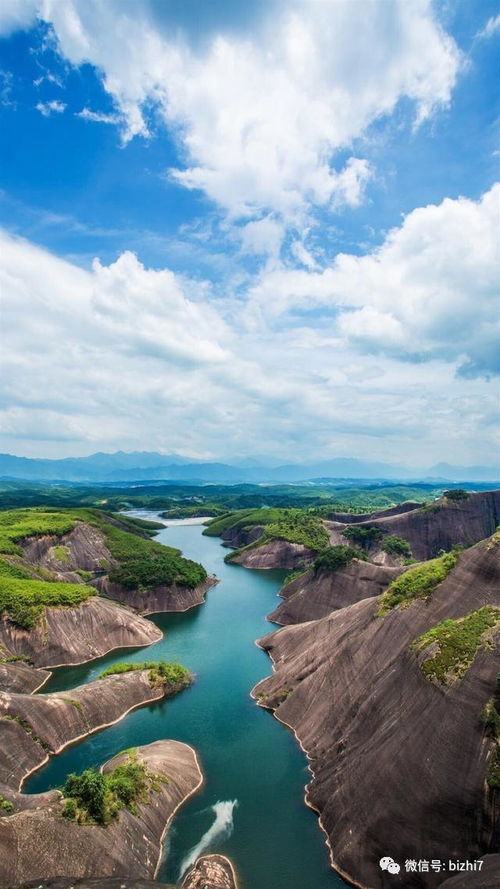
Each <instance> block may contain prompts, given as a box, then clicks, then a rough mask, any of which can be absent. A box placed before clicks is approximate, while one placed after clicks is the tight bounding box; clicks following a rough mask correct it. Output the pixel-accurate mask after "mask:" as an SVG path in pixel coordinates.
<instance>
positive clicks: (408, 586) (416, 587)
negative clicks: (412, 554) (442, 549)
mask: <svg viewBox="0 0 500 889" xmlns="http://www.w3.org/2000/svg"><path fill="white" fill-rule="evenodd" d="M456 562H457V557H456V555H454V554H453V553H446V554H445V555H443V556H439V557H438V558H437V559H431V560H430V561H428V562H419V563H418V564H417V565H415V566H414V567H412V568H409V569H408V571H405V572H404V574H400V576H399V577H397V578H396V580H393V582H392V583H391V585H390V587H389V588H388V589H387V590H386V591H385V593H383V594H382V596H381V598H380V605H379V610H378V613H379V615H383V614H387V613H388V612H389V611H391V609H392V608H397V606H398V605H410V604H411V602H413V601H414V600H415V599H427V598H428V597H429V596H430V595H431V593H433V592H434V590H435V589H436V587H437V586H438V585H439V584H440V583H441V582H442V581H443V580H444V579H445V577H446V576H447V575H448V574H449V572H450V571H451V569H452V568H453V567H454V566H455V565H456Z"/></svg>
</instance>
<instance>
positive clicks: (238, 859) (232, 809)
mask: <svg viewBox="0 0 500 889" xmlns="http://www.w3.org/2000/svg"><path fill="white" fill-rule="evenodd" d="M134 514H136V515H141V516H143V517H150V518H154V517H155V515H154V514H150V513H146V512H144V511H142V512H136V513H134ZM202 530H203V528H202V526H200V525H183V524H176V525H174V526H170V527H168V528H165V530H164V531H161V532H160V533H159V535H158V537H157V538H156V539H157V540H159V541H161V542H163V543H165V544H169V545H171V546H175V547H178V548H179V549H181V550H182V551H183V553H184V554H185V555H186V556H187V557H189V558H192V559H195V560H196V561H199V562H201V563H202V564H203V565H204V566H205V568H206V569H207V570H208V571H209V572H210V573H212V574H215V575H217V577H218V578H219V579H220V583H219V584H218V585H217V586H216V587H214V588H213V589H211V590H210V591H209V592H208V594H207V601H206V604H205V605H201V606H200V607H198V608H194V609H192V610H191V611H188V612H186V613H185V614H166V615H156V616H155V618H154V620H155V623H156V624H157V625H158V626H159V627H160V629H162V630H163V632H164V638H163V639H162V640H160V642H157V643H156V644H155V645H153V646H149V647H148V648H142V649H133V650H131V649H127V650H126V651H123V650H122V651H121V652H116V651H115V652H113V653H112V654H111V655H108V656H106V657H104V658H101V659H100V660H99V661H93V662H92V664H86V665H83V666H81V667H68V668H63V669H60V670H57V671H55V672H54V676H53V677H52V679H51V680H50V683H48V684H47V685H46V686H45V688H44V689H43V692H45V691H55V690H62V689H68V688H72V687H73V686H75V685H80V684H83V683H84V682H88V681H90V680H91V679H94V678H96V677H97V676H98V674H99V673H100V671H101V670H102V669H104V667H105V666H109V665H110V664H113V663H116V662H118V661H120V660H124V659H126V660H138V661H140V660H144V659H148V660H156V659H160V658H164V659H166V660H178V661H180V662H181V663H183V664H185V666H187V667H189V668H190V669H191V670H192V671H193V672H194V673H196V677H197V678H196V682H195V684H194V685H193V686H192V687H191V688H190V689H188V690H187V691H184V692H182V693H181V694H180V695H178V696H177V697H176V698H173V699H171V700H166V701H163V702H160V703H157V704H153V705H151V706H148V707H144V708H142V709H139V710H136V711H134V712H133V713H130V714H129V715H128V716H127V717H126V718H125V719H124V720H122V721H121V722H120V723H118V724H117V725H114V726H111V727H110V728H108V729H105V730H104V731H102V732H99V733H97V734H95V735H93V736H91V737H90V738H88V739H87V740H85V741H83V742H81V743H79V744H78V745H76V746H74V747H70V748H68V749H67V750H66V751H65V752H63V753H61V754H60V755H59V756H57V757H54V758H53V759H52V760H51V761H50V762H49V763H48V764H47V766H45V767H44V768H43V769H42V770H41V771H40V772H37V773H36V774H35V775H34V776H32V778H31V779H30V780H29V781H27V782H26V784H25V787H24V789H25V791H28V792H31V793H35V792H39V791H42V790H47V789H48V788H52V787H58V786H60V785H61V784H62V783H63V782H64V779H65V777H66V775H67V774H68V772H71V771H80V770H82V769H85V768H88V767H89V766H92V765H99V764H100V763H102V762H103V761H104V760H106V759H109V758H110V757H111V756H113V755H114V754H116V753H117V752H118V751H120V750H122V749H124V748H127V747H131V746H137V745H140V744H149V743H151V742H152V741H156V740H158V739H161V738H174V739H177V740H180V741H186V742H187V743H188V744H191V745H192V746H193V747H195V748H196V750H197V752H198V754H199V758H200V762H201V766H202V769H203V772H204V775H205V784H204V786H203V787H202V788H201V790H200V791H199V792H198V793H197V794H196V795H195V796H194V797H192V798H191V800H189V801H188V802H187V803H186V805H184V806H183V807H182V808H181V809H180V810H179V812H178V814H177V815H176V817H175V819H174V821H173V823H172V828H171V830H170V832H169V837H168V840H167V849H166V857H165V860H164V863H163V865H162V868H161V871H160V875H159V877H160V878H161V879H164V880H166V881H167V882H168V881H176V880H177V879H178V878H179V875H180V872H181V870H182V867H183V865H184V866H185V864H186V861H187V860H188V859H189V857H190V853H191V855H194V854H195V851H196V848H198V852H201V851H204V849H205V847H206V849H207V850H208V851H211V852H215V851H217V852H222V853H224V854H226V855H228V856H229V857H230V858H231V859H232V860H233V862H234V864H235V866H236V870H237V872H238V876H239V879H240V884H241V889H339V887H345V886H346V884H345V883H344V882H343V880H341V879H340V877H339V876H337V875H336V874H335V873H333V871H331V869H330V868H329V864H328V853H327V848H326V845H325V842H324V835H323V834H322V832H321V831H320V829H319V825H318V822H317V818H316V816H315V814H314V813H313V812H312V811H311V810H310V809H308V808H307V807H306V806H305V805H304V803H303V797H304V785H305V784H306V783H307V781H308V779H309V772H308V770H307V766H306V760H305V756H304V754H303V753H302V752H301V750H300V748H299V747H298V745H297V742H296V741H295V739H294V737H293V735H292V734H291V732H289V731H288V730H287V729H286V728H284V727H283V726H282V725H280V724H279V723H278V722H277V721H276V720H275V719H274V718H273V717H272V716H271V714H270V713H268V712H266V711H264V710H262V709H260V708H259V707H257V706H256V704H255V703H254V702H253V701H252V700H251V698H250V696H249V693H250V690H251V688H252V686H253V685H255V683H256V682H258V681H259V679H262V678H263V677H264V676H267V675H269V673H270V671H271V663H270V660H269V658H268V657H267V655H265V654H264V652H262V651H261V650H260V649H258V648H257V647H256V646H255V644H254V640H255V639H257V638H258V637H259V636H262V635H263V634H265V633H267V632H269V631H270V630H271V629H272V625H271V624H269V623H268V622H266V620H265V615H266V614H268V613H269V612H270V611H271V610H272V609H273V608H274V606H275V604H276V599H275V597H276V593H277V591H278V589H279V587H280V583H281V579H282V578H283V576H284V574H283V572H279V571H248V570H246V569H245V568H241V567H238V566H235V565H225V564H224V555H225V554H226V553H227V550H226V549H224V548H223V547H221V545H220V540H219V539H218V538H212V537H203V536H202ZM43 692H42V693H43ZM233 803H235V804H234V805H233Z"/></svg>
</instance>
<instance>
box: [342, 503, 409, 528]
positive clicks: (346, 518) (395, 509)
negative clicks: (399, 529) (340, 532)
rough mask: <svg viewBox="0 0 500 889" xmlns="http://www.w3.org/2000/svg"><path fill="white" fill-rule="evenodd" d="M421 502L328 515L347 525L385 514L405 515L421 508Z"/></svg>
mask: <svg viewBox="0 0 500 889" xmlns="http://www.w3.org/2000/svg"><path fill="white" fill-rule="evenodd" d="M421 506H422V504H421V503H413V502H412V501H410V500H409V501H408V502H407V503H400V504H399V506H391V507H389V508H388V509H377V510H376V511H375V512H365V513H358V514H355V513H350V512H331V513H330V514H329V516H328V518H329V519H330V521H332V522H342V523H343V524H345V525H357V524H359V522H366V521H368V520H370V519H381V518H384V517H385V516H395V515H403V514H404V513H405V512H413V510H414V509H420V507H421Z"/></svg>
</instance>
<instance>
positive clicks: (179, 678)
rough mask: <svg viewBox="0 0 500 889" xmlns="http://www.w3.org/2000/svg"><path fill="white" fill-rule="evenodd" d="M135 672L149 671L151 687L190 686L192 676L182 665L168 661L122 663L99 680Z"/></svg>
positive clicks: (114, 665)
mask: <svg viewBox="0 0 500 889" xmlns="http://www.w3.org/2000/svg"><path fill="white" fill-rule="evenodd" d="M135 670H149V681H150V683H151V685H182V686H185V685H189V683H190V681H191V674H190V672H189V670H187V669H186V667H183V666H182V664H177V663H172V664H169V663H167V662H166V661H143V662H142V663H134V662H130V663H121V664H113V665H112V666H111V667H108V668H107V669H106V670H103V671H102V673H100V674H99V679H105V678H106V676H116V675H117V674H120V673H130V672H133V671H135Z"/></svg>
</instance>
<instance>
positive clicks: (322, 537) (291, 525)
mask: <svg viewBox="0 0 500 889" xmlns="http://www.w3.org/2000/svg"><path fill="white" fill-rule="evenodd" d="M252 527H262V529H263V530H262V537H261V539H260V540H259V541H255V543H253V544H250V545H251V546H252V547H254V546H256V545H260V544H261V543H264V542H265V541H266V540H273V539H274V540H288V541H289V542H290V543H299V544H301V545H302V546H307V547H308V548H309V549H313V550H316V551H320V550H322V549H324V548H325V547H326V546H328V539H329V538H328V532H327V530H326V528H325V527H324V526H323V524H322V522H321V520H320V518H319V517H318V516H316V515H314V514H312V513H309V512H306V511H304V510H300V509H276V508H270V509H250V510H240V511H239V512H233V513H228V514H226V515H223V516H221V517H219V518H216V519H214V520H213V521H211V522H209V523H208V525H207V527H206V528H205V530H204V532H203V533H204V534H206V535H208V536H210V537H219V536H221V535H222V534H223V533H224V532H225V531H228V530H233V529H234V530H236V531H244V530H246V529H248V528H252ZM240 551H241V550H237V552H240ZM235 554H236V553H231V554H230V555H229V556H228V559H229V560H230V559H231V557H232V556H234V555H235Z"/></svg>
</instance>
